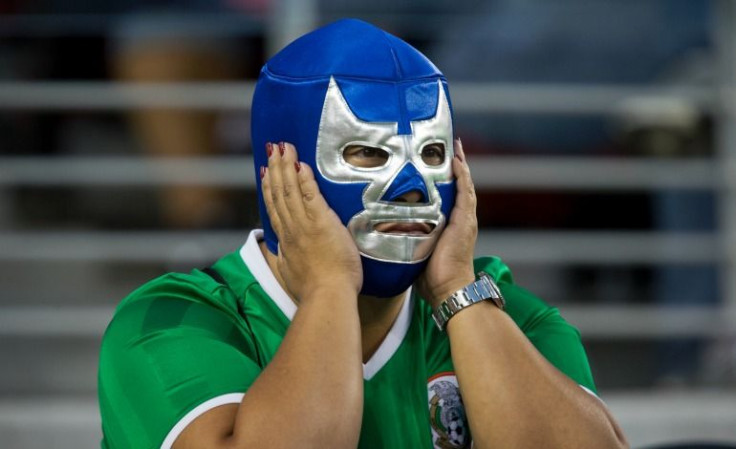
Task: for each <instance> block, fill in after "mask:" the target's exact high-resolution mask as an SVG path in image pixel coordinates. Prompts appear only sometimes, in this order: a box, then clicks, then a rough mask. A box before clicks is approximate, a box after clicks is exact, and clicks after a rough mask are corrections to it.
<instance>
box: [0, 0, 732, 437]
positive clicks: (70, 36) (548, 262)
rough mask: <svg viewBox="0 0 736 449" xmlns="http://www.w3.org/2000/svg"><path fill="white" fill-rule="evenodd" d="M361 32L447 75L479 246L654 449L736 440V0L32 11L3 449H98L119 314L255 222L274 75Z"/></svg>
mask: <svg viewBox="0 0 736 449" xmlns="http://www.w3.org/2000/svg"><path fill="white" fill-rule="evenodd" d="M345 16H352V17H359V18H363V19H366V20H368V21H371V22H373V23H374V24H376V25H378V26H381V27H383V28H384V29H387V30H389V31H391V32H393V33H395V34H397V35H399V36H401V37H402V38H404V39H406V40H408V41H409V42H411V43H413V44H414V45H415V46H416V47H418V48H419V49H420V50H422V51H423V52H425V53H426V54H427V55H428V56H429V57H430V58H431V59H432V60H433V61H434V62H435V63H436V64H437V65H438V66H439V67H440V68H441V69H442V70H443V71H444V72H445V73H446V75H447V77H448V79H449V81H450V83H451V84H450V85H451V92H452V95H453V105H454V108H455V114H456V126H457V130H456V131H457V134H458V135H459V136H460V137H462V139H463V142H464V144H465V147H466V151H467V153H468V159H469V161H470V164H471V167H472V171H473V176H474V180H475V183H476V186H477V189H478V194H479V200H480V202H479V210H478V215H479V220H480V224H481V226H482V229H481V233H480V237H479V242H478V253H482V254H497V255H500V256H501V257H502V258H504V259H505V261H506V262H507V263H508V264H509V265H510V266H511V268H512V269H513V271H514V273H515V277H516V280H517V282H518V283H520V284H521V285H524V286H526V287H527V288H529V289H530V290H532V291H534V292H536V293H537V294H538V295H540V296H541V297H543V298H545V299H546V300H547V301H549V302H551V303H553V304H554V305H556V306H558V307H559V308H560V309H561V310H562V312H563V314H564V315H565V316H566V317H567V318H568V320H569V321H571V322H572V323H574V324H575V325H576V326H578V327H579V329H580V330H581V332H582V334H583V338H584V342H585V344H586V347H587V350H588V354H589V357H590V359H591V363H592V366H593V370H594V374H595V377H596V379H597V383H598V386H599V390H600V394H601V397H602V398H603V400H604V401H606V403H607V404H609V406H610V407H611V409H612V410H613V412H614V414H615V415H616V416H617V418H618V419H619V420H620V422H621V423H622V425H623V427H624V429H625V431H626V432H627V434H628V436H629V439H630V441H631V443H632V446H633V447H635V448H641V447H645V446H654V445H664V444H668V443H669V444H675V443H680V442H686V441H703V442H712V443H718V442H720V443H728V442H730V443H734V442H736V406H734V404H736V91H735V90H734V88H735V87H736V2H732V1H729V0H722V1H715V0H714V1H692V0H650V1H647V2H635V1H623V2H622V1H613V0H610V1H604V0H594V1H591V0H565V1H556V2H549V1H545V0H526V1H521V0H516V1H513V0H485V1H483V0H452V1H450V0H401V1H400V0H391V1H389V0H373V1H371V2H365V1H361V0H221V1H207V0H187V1H185V0H180V1H175V0H157V1H143V0H138V1H132V2H131V1H122V0H108V1H105V2H88V1H81V0H80V1H69V0H11V1H5V2H2V3H0V61H2V64H0V336H1V338H0V441H1V442H2V447H3V448H10V449H26V448H29V449H30V448H38V447H55V448H69V449H79V448H85V447H95V446H98V445H99V439H100V423H99V416H98V411H97V402H96V370H97V351H98V345H99V342H100V338H101V335H102V333H103V332H104V329H105V326H106V324H107V322H108V320H109V319H110V317H111V314H112V311H113V309H114V307H115V304H116V303H117V302H118V301H120V299H122V298H123V297H124V296H125V295H126V294H127V293H128V292H130V291H131V290H132V289H134V288H135V287H137V286H138V285H140V284H141V283H143V282H145V281H146V280H148V279H151V278H153V277H155V276H157V275H159V274H161V273H163V272H164V271H167V270H189V269H191V268H194V267H201V266H205V265H207V264H208V263H210V262H212V261H214V260H215V259H217V258H218V257H219V256H221V255H223V254H225V253H227V252H230V251H232V250H234V249H236V248H238V247H239V245H240V244H241V243H242V241H243V240H244V239H245V237H246V235H247V233H248V230H249V229H250V228H253V227H255V226H257V225H258V217H257V209H256V205H255V191H254V170H253V167H252V163H251V162H250V156H249V154H250V152H251V151H252V150H251V148H250V143H249V134H250V131H249V112H250V111H249V107H250V99H251V94H252V92H253V85H254V81H255V79H256V77H257V76H258V70H259V68H260V67H261V65H262V64H263V62H264V61H265V59H266V58H267V57H268V55H270V54H272V53H273V52H275V51H277V50H278V49H279V48H281V47H282V46H283V45H285V44H286V43H288V42H289V41H290V40H292V39H293V38H295V37H296V36H299V35H300V34H302V33H304V32H306V31H309V30H311V29H313V28H314V27H316V26H319V25H321V24H324V23H327V22H330V21H332V20H334V19H337V18H340V17H345ZM259 150H260V149H255V150H254V151H259Z"/></svg>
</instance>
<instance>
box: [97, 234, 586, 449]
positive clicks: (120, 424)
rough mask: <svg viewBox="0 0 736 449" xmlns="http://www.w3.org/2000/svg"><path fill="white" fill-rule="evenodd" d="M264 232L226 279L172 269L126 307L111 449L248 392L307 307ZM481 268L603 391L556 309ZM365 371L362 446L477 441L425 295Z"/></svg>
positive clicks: (112, 333) (111, 405) (533, 332)
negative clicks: (282, 277) (285, 280)
mask: <svg viewBox="0 0 736 449" xmlns="http://www.w3.org/2000/svg"><path fill="white" fill-rule="evenodd" d="M260 236H261V233H260V231H253V232H252V233H251V235H250V237H249V238H248V241H247V242H246V244H245V245H244V246H243V247H242V248H241V249H240V251H238V252H235V253H232V254H229V255H227V256H225V257H223V258H222V259H220V260H219V261H218V262H217V263H216V264H215V265H214V266H213V268H214V269H215V270H216V272H217V273H219V275H220V276H221V277H222V278H223V279H224V282H220V281H221V280H217V279H215V277H217V276H215V277H213V276H211V275H208V274H207V273H206V272H204V271H201V270H194V271H192V272H191V273H189V274H167V275H165V276H162V277H160V278H158V279H155V280H153V281H151V282H149V283H147V284H145V285H144V286H142V287H141V288H139V289H137V290H136V291H134V292H133V293H132V294H131V295H130V296H128V297H127V298H126V299H125V300H124V301H123V302H122V303H121V304H120V305H119V306H118V308H117V311H116V313H115V316H114V318H113V320H112V322H111V323H110V325H109V326H108V328H107V331H106V332H105V336H104V338H103V342H102V348H101V354H100V370H99V399H100V411H101V414H102V430H103V440H102V447H103V448H106V449H117V448H141V449H143V448H170V447H171V446H172V444H173V443H174V441H175V440H176V438H177V436H178V435H179V434H180V433H181V432H182V431H183V430H184V428H185V427H186V426H187V425H188V424H189V423H191V422H192V421H193V420H194V419H195V418H197V417H198V416H200V415H202V414H203V413H205V412H207V411H208V410H211V409H212V408H214V407H217V406H219V405H223V404H230V403H240V401H241V400H242V398H243V396H244V394H247V391H248V388H249V387H250V385H251V384H252V383H253V382H254V381H255V379H256V378H257V377H258V375H259V374H260V372H261V371H262V369H263V367H264V366H265V365H266V364H268V363H269V361H270V360H271V359H272V358H273V356H274V354H275V353H276V351H277V350H278V348H279V345H280V344H281V341H282V339H283V338H284V335H285V334H286V331H287V329H288V328H289V324H290V323H291V320H292V318H293V317H294V314H295V313H296V310H297V309H296V305H295V304H294V303H293V302H292V301H291V300H290V299H289V297H288V295H287V294H286V292H285V291H284V290H283V289H282V288H281V286H280V284H279V283H278V282H277V281H276V279H275V277H274V276H273V274H272V272H271V271H270V269H269V267H268V265H267V264H266V261H265V259H264V257H263V255H262V254H261V252H260V248H259V246H258V239H259V238H260ZM475 268H476V271H479V270H483V271H485V272H486V273H488V274H489V275H491V277H493V278H494V279H495V281H496V283H497V284H498V286H499V288H500V289H501V291H502V293H503V295H504V297H505V299H506V302H507V309H506V310H507V312H508V314H509V315H510V316H511V317H512V318H513V320H514V321H515V322H516V324H517V325H518V326H519V328H520V329H521V330H522V331H523V332H524V334H525V335H526V336H527V338H529V340H530V341H531V342H532V343H533V344H534V346H535V347H536V348H537V349H538V350H539V351H540V352H541V353H542V354H543V355H544V356H545V357H546V358H547V359H548V360H549V361H550V362H551V363H552V364H553V365H554V366H556V367H557V368H558V369H559V370H561V371H562V372H563V373H565V374H567V375H568V376H569V377H570V378H572V379H573V380H574V381H575V382H577V383H578V384H580V385H581V386H583V387H585V388H586V389H588V390H592V391H595V386H594V384H593V379H592V376H591V373H590V368H589V365H588V361H587V358H586V355H585V351H584V350H583V347H582V344H581V341H580V335H579V333H578V332H577V330H576V329H575V328H573V327H572V326H570V325H569V324H568V323H567V322H565V321H564V320H563V319H562V318H561V316H560V314H559V313H558V311H557V309H555V308H551V307H549V306H547V305H546V304H545V303H544V302H542V301H541V300H540V299H538V298H537V297H536V296H534V295H532V294H531V293H529V292H527V291H525V290H523V289H522V288H520V287H518V286H516V285H515V284H514V282H513V280H512V277H511V272H510V271H509V269H508V267H506V265H504V264H503V263H502V262H501V261H500V260H499V259H498V258H492V257H485V258H480V259H477V260H476V261H475ZM489 344H490V342H489ZM363 378H364V410H363V423H362V428H361V434H360V444H359V447H360V448H370V449H380V448H397V449H399V448H401V449H405V448H426V449H430V448H443V449H448V448H463V447H470V440H471V439H470V435H469V427H468V424H467V419H466V416H465V411H464V409H463V405H462V398H461V397H460V394H459V389H458V382H457V379H456V377H455V375H454V369H453V365H452V359H451V356H450V345H449V340H448V338H447V335H446V334H445V333H444V332H440V331H439V330H438V329H437V328H436V326H435V324H434V321H433V320H432V317H431V309H430V307H429V306H428V304H427V303H426V302H425V301H423V300H422V299H421V298H420V297H419V296H418V295H417V294H412V293H411V292H409V293H407V297H406V299H405V300H404V303H403V306H402V308H401V311H400V313H399V315H398V318H397V319H396V321H395V322H394V324H393V326H392V328H391V330H390V331H389V333H388V335H387V336H386V338H385V339H384V341H383V342H382V343H381V345H380V346H379V348H378V350H377V351H376V352H375V353H374V354H373V356H372V357H371V358H370V360H368V361H367V362H366V363H364V364H363ZM332 406H334V404H325V407H332ZM295 407H298V404H295Z"/></svg>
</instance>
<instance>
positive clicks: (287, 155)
mask: <svg viewBox="0 0 736 449" xmlns="http://www.w3.org/2000/svg"><path fill="white" fill-rule="evenodd" d="M266 151H267V153H268V168H265V167H264V168H262V169H261V176H262V178H263V181H262V187H263V199H264V202H265V204H266V210H267V212H268V216H269V218H270V219H271V223H272V225H273V228H274V231H276V235H277V236H278V238H279V240H280V241H284V240H291V238H292V237H293V236H294V235H297V234H299V233H300V232H301V231H303V230H304V229H305V228H306V227H308V225H309V223H308V222H307V221H308V218H310V217H309V216H312V215H313V214H312V212H313V210H314V205H316V204H319V203H320V202H322V203H324V199H323V198H322V197H321V195H319V189H318V187H317V183H316V181H315V180H314V174H313V172H312V171H311V170H310V169H309V167H307V168H306V171H305V170H304V167H306V165H305V164H301V163H300V162H299V161H298V155H297V152H296V148H294V146H293V145H291V144H289V143H285V142H280V143H278V144H272V143H268V144H266ZM304 189H306V194H305V193H304ZM315 200H318V201H315ZM325 204H326V203H325ZM308 209H309V210H310V212H309V213H307V210H308Z"/></svg>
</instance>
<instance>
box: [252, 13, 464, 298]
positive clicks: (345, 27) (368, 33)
mask: <svg viewBox="0 0 736 449" xmlns="http://www.w3.org/2000/svg"><path fill="white" fill-rule="evenodd" d="M280 141H284V142H291V143H293V144H294V145H295V146H296V149H297V151H298V153H299V159H300V160H301V161H302V162H305V163H307V164H309V165H310V166H311V167H312V168H313V169H314V172H315V176H316V178H317V183H318V184H319V188H320V191H321V192H322V194H323V195H324V197H325V199H326V200H327V203H328V204H329V205H330V207H332V209H334V211H335V212H336V213H337V215H338V216H339V217H340V219H341V220H342V222H343V223H344V224H345V226H346V227H347V228H348V230H349V231H350V233H351V234H352V236H353V239H354V240H355V243H356V246H357V247H358V250H359V251H360V254H361V259H362V264H363V288H362V290H361V293H362V294H366V295H373V296H380V297H388V296H394V295H397V294H399V293H401V292H402V291H404V290H406V289H407V288H408V287H409V286H410V285H411V284H412V283H413V282H414V280H415V279H416V278H417V276H419V274H420V273H421V272H422V270H423V269H424V267H425V265H426V262H427V259H428V258H429V256H430V255H431V254H432V251H433V249H434V247H435V245H436V243H437V240H438V238H439V236H440V234H441V233H442V230H443V229H444V227H445V224H446V222H447V220H448V218H449V215H450V211H451V210H452V207H453V204H454V200H455V183H454V181H453V174H452V158H453V156H454V148H453V130H452V110H451V104H450V101H449V94H448V90H447V82H446V80H445V78H444V76H443V75H442V73H441V72H440V71H439V70H438V69H437V67H435V66H434V64H432V63H431V62H430V61H429V60H428V59H427V58H426V57H425V56H424V55H422V54H421V53H419V51H417V50H416V49H414V48H413V47H411V46H410V45H409V44H407V43H406V42H404V41H402V40H401V39H398V38H397V37H395V36H392V35H390V34H388V33H386V32H385V31H383V30H380V29H378V28H376V27H374V26H372V25H370V24H367V23H365V22H361V21H359V20H350V19H348V20H341V21H338V22H335V23H333V24H331V25H328V26H325V27H323V28H320V29H318V30H316V31H313V32H311V33H309V34H307V35H305V36H302V37H301V38H299V39H297V40H296V41H294V42H293V43H291V44H290V45H289V46H287V47H286V48H284V49H283V50H281V52H279V53H278V54H277V55H276V56H274V57H273V58H271V60H269V61H268V62H267V63H266V65H265V66H264V67H263V69H262V70H261V74H260V77H259V79H258V83H257V85H256V91H255V94H254V96H253V107H252V143H253V148H254V150H253V152H254V159H255V168H256V172H258V170H259V168H260V167H261V166H265V165H268V161H267V157H266V152H265V144H266V142H280ZM361 161H368V163H367V164H366V163H362V162H361ZM256 180H257V187H258V193H259V195H258V201H259V210H260V215H261V219H262V220H263V228H264V236H265V240H266V244H267V246H268V249H269V250H270V251H271V252H272V253H274V254H276V253H277V251H278V239H277V238H276V234H275V233H274V231H273V228H272V227H271V223H270V221H269V219H268V214H267V213H266V209H265V204H264V203H263V200H262V197H261V183H260V176H258V174H256Z"/></svg>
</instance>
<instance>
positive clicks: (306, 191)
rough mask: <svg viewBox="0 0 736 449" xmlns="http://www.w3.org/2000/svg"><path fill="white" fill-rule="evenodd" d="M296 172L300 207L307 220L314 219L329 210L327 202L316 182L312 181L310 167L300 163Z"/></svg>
mask: <svg viewBox="0 0 736 449" xmlns="http://www.w3.org/2000/svg"><path fill="white" fill-rule="evenodd" d="M299 165H300V170H299V172H298V174H297V175H298V177H299V185H300V188H301V194H302V205H303V207H304V212H305V214H306V216H307V218H309V219H312V220H314V219H316V218H317V217H318V216H319V215H320V214H321V213H324V211H325V210H327V209H329V206H328V205H327V201H326V200H325V198H324V197H323V196H322V194H321V193H320V191H319V186H318V185H317V181H316V180H315V179H314V172H313V171H312V167H310V166H309V165H307V164H304V163H300V164H299Z"/></svg>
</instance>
